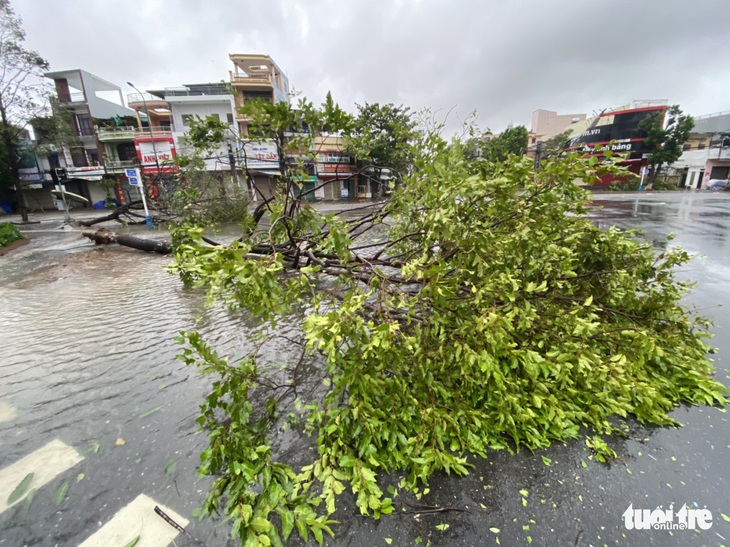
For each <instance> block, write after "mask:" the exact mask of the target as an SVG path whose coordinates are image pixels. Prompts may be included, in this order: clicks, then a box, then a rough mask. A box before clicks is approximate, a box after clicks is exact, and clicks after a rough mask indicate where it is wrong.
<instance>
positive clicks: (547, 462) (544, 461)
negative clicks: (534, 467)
mask: <svg viewBox="0 0 730 547" xmlns="http://www.w3.org/2000/svg"><path fill="white" fill-rule="evenodd" d="M542 463H544V464H545V465H547V466H548V467H550V464H551V463H553V460H551V459H550V458H548V457H547V456H543V457H542Z"/></svg>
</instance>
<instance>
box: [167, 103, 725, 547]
mask: <svg viewBox="0 0 730 547" xmlns="http://www.w3.org/2000/svg"><path fill="white" fill-rule="evenodd" d="M279 108H282V112H281V113H282V116H283V118H282V120H280V121H279V122H283V120H284V119H285V117H286V116H285V115H286V112H284V110H283V107H279ZM269 110H270V111H271V113H272V114H276V112H274V110H273V109H272V108H269ZM318 115H320V116H321V115H322V113H321V110H320V111H319V114H318ZM269 121H270V122H271V127H272V128H274V127H276V124H277V123H279V122H277V121H276V120H269ZM411 153H412V154H413V162H414V163H413V169H412V174H411V175H410V176H408V177H406V179H405V181H404V184H403V186H402V187H400V188H399V189H398V190H397V191H396V193H395V194H394V196H393V197H392V199H391V200H389V201H387V202H385V203H383V204H380V205H378V206H377V207H373V208H372V209H371V210H370V211H369V212H368V213H367V214H362V215H359V216H356V217H355V218H352V217H342V216H340V215H336V214H329V215H320V214H318V213H317V212H316V211H314V210H312V209H311V208H310V207H309V206H308V205H307V204H306V203H304V202H300V201H296V200H293V199H292V198H291V196H289V195H288V194H282V195H281V196H279V197H278V198H277V199H275V200H272V201H270V202H267V204H266V210H267V214H266V216H265V217H259V218H254V219H252V218H248V219H247V221H246V226H247V227H246V232H245V237H243V238H241V239H239V240H237V241H235V242H234V243H233V244H231V245H211V244H209V243H206V242H205V241H204V239H203V233H204V232H203V229H202V228H200V227H188V228H187V229H180V230H178V231H177V232H176V233H175V256H176V261H175V263H174V265H173V267H172V269H173V271H175V272H177V273H178V274H179V275H180V276H181V278H182V279H183V281H184V282H185V283H187V284H189V285H193V286H198V287H201V288H205V289H206V290H207V293H208V295H209V297H210V298H211V299H212V300H214V301H215V300H217V301H221V302H224V303H226V304H227V305H228V306H229V307H230V308H231V309H233V310H246V311H247V313H248V314H250V315H251V316H252V317H254V318H256V319H257V320H258V321H259V322H260V325H261V326H260V328H259V329H256V331H257V332H256V334H255V339H252V340H251V347H252V348H253V349H252V351H251V352H250V354H249V355H247V356H246V357H245V358H243V359H241V360H240V361H238V362H235V363H231V362H229V360H228V359H227V358H225V357H221V356H220V355H218V353H217V352H216V351H215V350H214V348H211V347H210V346H209V345H208V344H207V343H206V342H205V341H204V340H202V338H201V337H200V335H199V334H198V333H195V332H189V333H183V334H182V335H181V337H180V342H181V343H183V344H185V348H184V350H183V352H182V354H181V359H182V360H183V361H184V362H186V363H188V364H190V365H196V366H198V367H200V370H201V371H202V372H203V373H206V374H211V375H213V376H214V377H215V380H214V381H213V383H212V388H211V393H210V395H209V396H208V397H207V399H206V401H205V403H204V405H203V406H202V416H201V418H200V420H199V421H200V423H201V425H203V426H204V427H205V428H206V429H207V430H208V432H209V435H210V446H209V448H208V449H207V450H206V451H205V452H204V453H203V455H202V462H203V463H202V467H201V471H202V472H203V473H206V474H211V475H213V476H215V477H216V479H215V482H214V484H213V487H212V489H211V490H210V492H209V494H208V497H207V499H206V502H205V505H204V507H203V509H202V512H201V514H211V513H215V512H222V513H223V514H224V515H225V517H226V518H228V519H230V520H231V522H232V526H233V532H234V535H236V536H240V538H241V541H242V543H243V544H246V545H278V544H281V541H282V539H283V540H286V539H287V538H288V537H289V535H290V534H291V533H292V531H293V529H294V528H295V527H296V528H297V530H298V532H299V534H300V535H301V536H302V537H303V538H304V539H305V540H307V539H308V537H309V536H310V535H311V536H312V537H313V538H314V539H315V540H316V541H317V542H319V543H321V542H322V540H323V533H331V532H332V530H331V527H330V525H331V524H332V523H333V521H332V520H331V516H332V515H333V513H335V510H336V499H337V496H338V495H339V494H341V493H342V492H344V491H345V490H346V489H349V490H350V491H351V492H352V493H353V495H354V496H355V499H356V503H357V506H358V508H359V510H360V512H361V513H362V514H363V515H372V516H373V517H375V518H379V517H380V515H382V514H387V513H390V512H391V511H393V500H392V498H390V497H388V496H386V495H385V494H384V493H383V490H382V488H381V484H382V483H381V482H380V481H379V479H380V478H382V477H383V475H384V474H386V473H390V472H395V471H398V472H404V473H405V474H406V475H407V478H406V479H405V480H404V481H402V482H401V484H400V487H404V488H407V489H412V488H415V487H416V485H418V484H419V483H427V482H428V480H429V478H430V477H431V476H432V475H433V474H434V473H437V472H446V473H454V474H456V475H465V474H466V473H467V472H468V469H469V464H468V462H467V456H468V455H470V454H471V455H477V456H481V457H487V455H488V451H489V450H499V449H507V450H510V451H514V450H519V449H521V448H526V449H530V450H532V449H536V448H541V447H546V446H548V445H549V444H550V443H552V442H555V441H558V442H563V441H566V440H568V439H572V438H576V437H578V435H579V430H580V429H581V428H588V429H591V430H594V431H595V432H597V433H610V432H613V431H615V430H616V428H617V427H618V426H619V425H620V422H621V421H622V420H624V419H627V418H628V417H629V416H633V417H635V418H636V419H638V420H639V421H641V422H645V423H651V424H661V425H676V422H675V421H674V420H673V419H672V418H671V417H670V416H669V415H668V413H669V412H670V411H671V410H672V409H674V408H675V407H676V406H677V405H678V404H680V403H688V404H710V405H715V404H716V405H724V404H725V394H726V390H725V388H724V387H723V386H722V385H721V384H720V383H718V382H716V381H714V380H713V379H711V374H712V372H713V371H714V368H713V365H712V363H711V362H710V361H709V360H708V358H707V357H706V354H707V352H708V351H709V350H710V348H709V347H708V346H707V345H706V339H707V337H708V323H707V321H706V320H704V319H703V318H701V317H699V316H697V315H695V314H694V313H692V312H691V311H689V310H687V309H685V308H684V307H683V306H682V305H681V302H680V301H681V299H682V297H683V296H684V295H685V294H686V293H687V291H688V290H689V288H690V284H689V283H687V282H684V281H679V280H677V279H676V277H675V270H676V268H677V267H678V266H681V265H682V264H685V263H686V262H687V261H688V260H689V255H688V254H687V253H686V252H684V251H682V250H681V249H677V248H671V247H669V248H667V249H666V250H664V251H663V252H661V253H660V254H658V255H657V253H656V252H655V251H654V249H653V248H652V247H651V245H650V244H649V243H645V242H642V241H640V240H638V239H637V238H636V237H634V234H627V233H624V232H622V231H620V230H618V229H615V228H612V229H609V230H601V229H599V228H597V227H596V226H594V225H593V224H592V223H591V221H590V220H589V219H587V218H586V216H585V213H586V209H585V205H584V204H585V203H586V202H587V201H589V199H590V198H589V195H588V193H587V192H586V191H585V190H582V189H581V188H579V187H578V186H576V185H575V184H574V182H573V181H574V180H576V179H582V180H584V181H590V180H593V179H595V178H596V176H597V175H598V174H599V173H603V172H605V171H616V172H617V171H618V170H619V168H617V167H615V166H613V165H610V164H603V165H600V164H599V163H598V161H597V160H596V159H595V158H594V159H590V160H581V159H579V158H577V157H575V156H572V155H568V156H567V157H566V158H565V159H562V160H560V161H553V162H546V163H544V164H543V166H542V168H541V170H540V171H539V172H535V171H534V170H533V165H532V161H531V160H529V159H528V158H525V157H518V156H516V155H509V156H508V157H507V159H506V161H504V162H497V163H492V164H491V165H490V168H489V169H483V168H481V167H479V166H475V165H474V164H473V163H472V162H470V161H468V160H467V159H466V158H465V154H464V150H463V147H462V145H461V143H460V142H458V141H455V142H452V143H446V142H444V141H443V139H441V137H440V136H439V135H436V134H425V135H424V136H423V138H422V140H421V142H420V143H419V147H418V148H417V149H413V150H412V152H411ZM252 336H253V335H252ZM266 344H275V345H276V344H279V345H277V346H276V347H277V348H281V347H284V348H287V349H286V350H285V351H282V350H281V349H279V350H277V356H276V358H274V357H272V356H271V355H272V354H271V353H270V352H266V351H265V350H264V349H262V348H263V347H264V346H265V345H266ZM282 344H283V345H282ZM317 370H319V372H318V373H317V372H314V371H317ZM300 420H301V423H304V424H305V430H307V431H309V432H311V433H314V435H315V437H316V446H317V452H316V455H315V456H314V459H313V461H310V462H304V465H301V466H299V465H296V464H299V463H301V462H296V464H295V462H284V461H278V459H277V454H276V453H275V449H274V447H275V435H276V432H277V431H279V430H280V429H281V428H282V427H283V425H284V424H285V423H287V422H288V421H291V422H292V423H294V424H295V423H296V422H298V421H300ZM591 443H592V446H594V447H599V448H600V443H599V442H598V441H597V440H596V439H595V438H594V440H593V441H591Z"/></svg>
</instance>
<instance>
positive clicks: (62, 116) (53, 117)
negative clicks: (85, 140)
mask: <svg viewBox="0 0 730 547" xmlns="http://www.w3.org/2000/svg"><path fill="white" fill-rule="evenodd" d="M48 105H49V111H50V113H49V114H48V115H43V116H34V117H32V118H30V119H29V124H30V126H31V127H32V128H33V133H34V134H35V150H34V151H35V153H36V154H37V155H48V154H50V153H53V152H63V150H64V149H72V148H76V147H78V146H80V145H81V143H80V141H79V138H78V135H77V134H76V131H75V130H74V128H73V125H72V121H71V120H72V119H73V112H72V111H71V110H70V109H69V108H66V107H64V106H63V105H61V104H60V102H59V101H58V99H57V98H56V97H53V96H50V97H48Z"/></svg>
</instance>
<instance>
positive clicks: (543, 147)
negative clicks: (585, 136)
mask: <svg viewBox="0 0 730 547" xmlns="http://www.w3.org/2000/svg"><path fill="white" fill-rule="evenodd" d="M572 134H573V131H572V130H571V129H566V130H565V131H563V132H562V133H558V134H557V135H555V136H553V137H550V138H549V139H547V140H545V141H543V142H541V143H539V144H540V151H541V155H542V157H543V158H544V157H547V156H555V155H557V154H560V152H562V151H563V150H565V149H566V148H567V147H568V145H570V136H571V135H572Z"/></svg>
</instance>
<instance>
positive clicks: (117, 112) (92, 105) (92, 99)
mask: <svg viewBox="0 0 730 547" xmlns="http://www.w3.org/2000/svg"><path fill="white" fill-rule="evenodd" d="M80 72H81V80H82V82H83V84H84V91H85V93H86V102H87V104H88V105H89V112H90V113H91V115H92V116H93V117H94V118H111V117H112V116H134V110H132V109H131V108H127V107H126V106H122V105H120V104H116V103H113V102H111V101H107V100H105V99H102V98H101V97H97V96H96V86H95V85H94V78H93V77H92V75H91V74H89V73H88V72H86V71H83V70H82V71H80ZM120 93H121V90H120ZM119 100H120V102H121V101H122V98H121V95H120V97H119Z"/></svg>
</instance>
